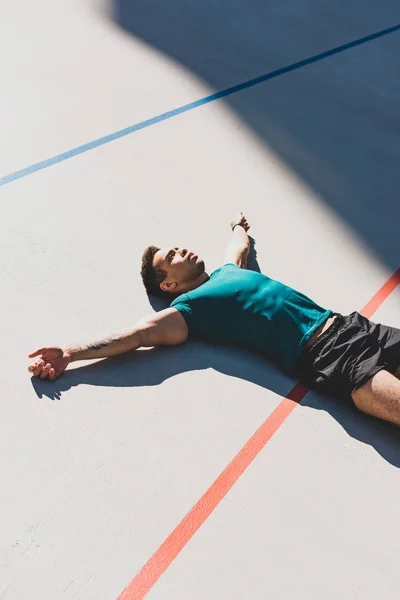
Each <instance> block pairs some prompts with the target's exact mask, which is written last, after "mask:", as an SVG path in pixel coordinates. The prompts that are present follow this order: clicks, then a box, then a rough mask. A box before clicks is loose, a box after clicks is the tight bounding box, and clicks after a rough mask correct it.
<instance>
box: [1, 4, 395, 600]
mask: <svg viewBox="0 0 400 600" xmlns="http://www.w3.org/2000/svg"><path fill="white" fill-rule="evenodd" d="M399 23H400V7H399V3H398V1H397V0H382V1H381V2H373V1H372V0H367V1H366V2H365V1H361V0H350V1H347V2H345V0H338V1H336V2H331V1H329V0H286V1H283V0H271V1H269V2H261V1H260V0H247V1H246V2H244V1H242V2H240V1H239V0H220V1H219V2H211V1H210V0H204V1H203V2H198V1H196V2H195V1H194V0H185V1H183V0H172V2H160V1H159V0H148V1H146V2H144V1H143V0H139V1H137V2H134V1H133V0H115V1H114V2H112V1H111V0H110V1H107V0H86V1H85V2H82V1H81V0H79V1H78V0H59V1H58V2H50V0H40V1H39V2H29V1H28V0H21V1H20V2H15V3H11V2H7V3H5V4H4V5H3V8H2V19H1V22H0V51H1V56H2V76H1V84H2V85H1V87H2V93H1V95H0V120H1V134H2V135H1V139H2V143H1V161H0V162H1V173H0V178H2V179H1V183H2V184H3V185H2V187H1V190H0V193H1V202H2V213H1V223H0V248H1V252H0V281H1V308H2V310H1V319H0V333H1V347H0V380H1V396H0V402H1V405H0V406H1V410H0V472H1V476H2V486H1V487H2V492H1V496H0V497H1V503H0V507H1V510H0V598H1V600H21V599H29V600H57V599H60V600H72V599H81V600H114V599H115V600H116V599H117V598H119V597H121V598H124V600H138V599H139V598H143V597H145V596H146V598H149V599H150V598H151V599H152V600H178V599H179V600H189V599H190V600H206V599H207V600H228V599H229V600H261V599H262V600H264V599H265V598H272V599H273V600H286V599H288V598H292V597H294V596H296V597H297V598H304V599H307V600H321V599H322V598H323V599H324V600H333V599H335V600H337V599H338V598H339V599H341V600H376V599H377V598H385V600H395V599H396V600H397V599H398V597H399V589H400V575H399V573H400V571H399V566H398V565H399V556H400V511H399V498H400V476H399V467H400V434H399V431H398V429H397V428H395V427H393V426H391V425H389V424H385V423H383V422H380V421H377V420H375V419H373V418H369V417H367V416H364V415H362V414H361V413H358V412H357V411H356V410H355V409H354V408H353V407H352V406H351V405H350V404H349V403H348V402H345V401H343V402H341V401H338V400H334V399H332V398H330V397H325V396H322V395H318V394H315V393H311V392H310V393H308V394H307V395H306V396H305V397H304V399H303V400H302V401H301V403H300V404H299V405H298V406H296V408H295V409H294V411H293V412H292V413H291V414H290V416H288V417H287V418H286V419H284V421H283V422H282V424H281V426H280V427H279V428H278V429H277V431H276V432H275V434H274V435H273V436H272V437H271V438H270V439H269V441H268V443H266V444H265V446H264V447H263V448H262V449H261V450H260V452H259V453H258V454H256V456H255V457H254V460H253V459H252V460H250V461H249V464H248V465H247V467H246V468H245V469H244V471H243V473H242V474H241V475H240V473H238V474H237V476H235V478H234V481H233V485H232V486H231V487H230V488H229V489H228V490H227V491H226V493H225V492H224V493H221V497H220V498H219V500H218V501H214V505H212V504H211V505H210V504H209V502H208V500H207V501H203V503H202V504H200V505H198V504H197V503H198V502H199V501H200V499H201V498H203V495H204V493H205V492H206V491H207V489H208V488H210V486H212V485H213V484H214V482H215V481H216V480H217V478H218V477H219V476H220V474H221V473H223V472H224V469H226V467H227V465H228V464H229V463H230V462H231V461H232V460H236V459H235V457H236V456H237V455H238V453H239V452H240V450H241V449H242V448H243V447H244V446H245V444H246V443H247V442H248V440H249V439H250V438H251V436H252V435H253V434H254V432H255V431H256V430H257V429H258V428H259V427H260V425H261V424H262V423H264V422H265V421H266V419H268V417H269V415H271V413H273V411H274V409H275V408H277V407H278V406H279V405H280V403H281V402H282V399H284V398H285V397H286V396H287V395H288V393H289V392H290V390H291V389H292V388H293V387H294V386H295V384H296V382H295V381H293V380H291V379H289V378H287V377H286V376H285V375H283V374H282V373H281V372H280V371H278V370H277V369H276V368H275V367H274V366H273V365H271V364H269V363H267V362H266V361H265V360H264V359H263V358H262V357H260V356H257V355H253V354H251V353H249V352H246V351H244V350H241V349H237V348H229V347H224V346H221V347H215V346H211V345H209V344H207V343H205V342H200V341H196V340H191V341H189V342H187V343H186V344H184V345H183V346H180V347H176V348H172V349H168V348H162V349H149V350H139V351H138V352H136V353H135V354H132V355H129V356H128V355H126V356H122V357H119V358H115V359H110V360H104V361H97V362H96V361H92V362H88V363H74V364H73V365H72V367H71V369H70V370H69V371H68V372H66V374H65V375H64V376H63V377H61V378H60V379H59V380H57V381H56V382H54V383H49V382H41V381H37V380H32V379H31V377H30V375H29V373H28V372H27V370H26V369H27V366H28V364H29V360H28V359H27V354H28V353H29V352H32V351H33V350H35V349H36V348H38V347H41V346H43V345H52V344H57V345H65V344H71V343H80V342H82V343H85V342H91V341H93V340H95V339H99V338H101V337H104V336H106V335H108V334H110V333H112V332H116V331H121V330H125V329H130V328H132V327H133V326H134V325H135V323H136V321H137V320H138V319H139V318H141V317H143V316H145V315H146V314H149V313H151V312H152V311H153V310H154V309H157V308H158V306H157V305H156V304H153V306H151V304H150V303H149V299H148V297H147V295H146V294H145V291H144V289H143V287H142V283H141V280H140V274H139V271H140V257H141V254H142V252H143V250H144V248H145V247H146V246H147V245H149V244H157V245H160V246H162V247H165V246H174V245H185V246H186V247H188V248H191V249H193V250H195V251H196V253H198V254H199V255H200V256H202V257H203V258H204V259H205V262H206V266H207V270H208V272H211V271H212V270H213V269H215V268H217V267H219V266H221V262H222V260H223V256H224V253H225V247H226V245H227V243H228V241H229V239H230V235H231V234H230V230H229V226H228V223H229V221H230V219H231V218H233V216H234V215H235V213H236V212H237V211H238V210H242V211H243V212H244V213H245V214H246V216H247V217H248V220H249V222H250V225H251V229H250V232H249V233H250V234H251V235H252V237H253V238H254V240H255V252H256V254H255V253H253V257H252V261H253V263H252V265H253V268H257V265H258V266H259V268H260V269H261V270H262V271H263V272H265V273H266V274H268V275H269V276H270V277H273V278H274V279H278V280H280V281H283V282H285V283H287V284H288V285H290V286H292V287H294V288H296V289H299V290H301V291H302V292H303V293H306V294H307V295H309V296H311V297H312V298H313V299H315V300H316V301H317V302H318V303H319V304H321V305H322V306H325V307H326V308H332V309H334V310H336V311H338V312H342V313H343V314H348V313H350V312H352V311H354V310H361V309H362V308H363V307H364V306H365V305H366V304H367V302H368V301H369V300H370V299H371V298H373V296H374V295H375V294H376V292H377V291H378V290H379V289H380V288H381V287H382V286H383V285H384V284H385V282H386V281H387V280H388V279H389V278H390V277H391V276H392V274H393V273H394V272H395V271H396V270H397V269H398V268H399V266H400V241H399V240H400V236H399V223H400V218H399V217H400V202H399V188H400V169H399V167H398V164H399V156H400V137H399V133H400V129H399V114H400V113H399V104H400V85H399V56H400V31H399V30H398V29H396V26H397V25H398V24H399ZM379 32H380V33H379ZM376 33H379V35H376V36H372V34H376ZM369 36H370V37H369ZM351 42H357V43H354V44H350V43H351ZM334 49H337V51H335V52H331V53H329V52H328V51H330V50H334ZM323 53H327V54H326V55H325V54H323ZM306 59H310V60H309V61H307V60H306ZM311 59H312V60H311ZM301 61H304V64H303V63H302V62H301ZM297 63H299V64H297ZM300 63H301V64H300ZM291 66H292V67H291ZM286 67H290V68H287V69H286ZM268 74H273V76H272V75H271V76H270V77H265V78H264V80H263V81H260V82H258V83H256V84H254V85H253V84H251V85H250V84H249V85H246V86H243V89H241V90H239V91H237V90H236V91H235V90H231V91H229V93H228V92H227V93H226V94H225V95H224V97H221V98H219V97H215V96H214V94H216V93H218V92H220V91H221V90H229V88H232V86H236V85H238V84H241V83H244V82H251V81H252V80H253V79H254V78H257V77H259V76H262V75H268ZM253 83H254V82H253ZM207 97H209V99H208V100H207V101H206V102H203V103H199V105H197V104H196V101H197V100H200V99H203V98H207ZM192 103H194V104H192ZM185 105H190V106H189V107H187V110H186V109H185V110H184V111H183V110H180V111H179V110H178V111H177V112H176V113H170V112H169V111H174V109H178V108H179V107H183V106H185ZM164 113H168V114H167V115H166V116H167V117H168V118H156V119H154V120H153V121H148V120H149V119H153V118H154V117H158V116H159V115H162V114H164ZM143 122H145V124H144V125H143V126H140V127H136V128H135V127H133V126H135V125H137V124H139V123H143ZM129 127H131V129H130V130H129V132H128V131H125V133H126V135H120V134H117V132H120V131H121V130H124V129H125V128H129ZM108 135H110V136H111V137H110V138H107V139H103V138H104V136H108ZM96 140H97V141H96ZM91 142H93V143H92V144H91ZM87 144H89V145H88V146H86V145H87ZM82 146H83V148H81V147H82ZM77 148H78V149H79V148H80V150H79V151H77V150H74V149H77ZM54 157H58V158H57V159H55V158H54ZM43 161H47V162H45V163H44V162H43ZM33 165H36V167H32V166H33ZM38 165H39V166H38ZM13 174H15V175H13ZM399 306H400V287H399V286H398V287H397V288H396V289H394V290H393V291H392V292H391V293H390V294H389V295H388V297H387V299H385V301H384V302H383V303H381V305H380V306H379V308H378V309H377V310H376V311H375V313H374V315H373V317H371V318H372V320H374V321H376V322H384V323H386V324H390V325H394V326H396V327H400V311H399ZM235 464H236V463H235ZM239 475H240V476H239ZM215 485H216V486H217V488H218V486H219V488H218V489H221V485H222V484H221V483H220V480H218V481H217V484H215ZM212 489H215V488H212ZM196 506H197V508H196ZM192 507H195V508H194V512H192V513H190V515H189V517H188V519H186V520H185V518H186V515H188V513H189V512H190V511H191V509H192ZM208 509H209V510H208ZM207 510H208V512H207ZM202 511H203V512H202ZM191 515H196V518H197V519H198V522H197V526H196V527H192V522H191V521H190V519H191V518H192V516H191ZM177 527H178V529H177V532H178V533H177V537H175V538H173V540H172V538H170V537H169V536H170V535H171V533H172V532H173V531H174V530H175V528H177ZM191 527H192V528H191ZM182 536H183V537H182ZM185 536H186V537H185ZM183 538H184V543H183V542H182V544H181V545H180V546H179V539H183ZM166 540H167V541H168V540H170V543H169V542H168V543H166V544H164V542H165V541H166ZM171 540H172V541H171ZM177 540H178V541H177ZM163 544H164V546H163ZM160 548H161V550H159V549H160ZM152 557H153V558H152ZM149 560H150V563H148V561H149ZM146 563H147V564H148V567H147V568H146V569H144V570H143V567H144V566H145V565H146ZM131 582H132V583H131ZM125 589H126V591H125V593H123V590H125ZM121 594H122V595H121Z"/></svg>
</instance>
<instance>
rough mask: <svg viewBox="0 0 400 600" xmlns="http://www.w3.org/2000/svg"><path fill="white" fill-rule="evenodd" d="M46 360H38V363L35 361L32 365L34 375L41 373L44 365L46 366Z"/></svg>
mask: <svg viewBox="0 0 400 600" xmlns="http://www.w3.org/2000/svg"><path fill="white" fill-rule="evenodd" d="M45 364H46V363H45V362H44V360H38V361H36V363H34V364H33V365H31V368H32V369H33V370H32V374H33V376H34V377H37V376H38V375H40V373H41V372H42V371H43V367H44V366H45Z"/></svg>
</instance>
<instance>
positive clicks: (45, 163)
mask: <svg viewBox="0 0 400 600" xmlns="http://www.w3.org/2000/svg"><path fill="white" fill-rule="evenodd" d="M399 29H400V24H398V25H394V26H393V27H388V28H387V29H382V30H381V31H377V32H376V33H372V34H370V35H367V36H365V37H362V38H359V39H358V40H354V41H353V42H349V43H348V44H343V45H342V46H337V47H336V48H332V49H331V50H327V51H326V52H321V53H320V54H316V55H315V56H311V57H310V58H305V59H304V60H300V61H299V62H296V63H293V64H291V65H288V66H286V67H282V68H281V69H276V70H275V71H271V72H270V73H265V74H264V75H260V76H259V77H256V78H255V79H249V80H248V81H244V82H243V83H239V84H238V85H234V86H232V87H229V88H227V89H225V90H222V91H220V92H216V93H215V94H211V95H210V96H206V97H205V98H201V99H200V100H196V101H195V102H190V103H189V104H185V105H184V106H180V107H179V108H175V109H174V110H170V111H168V112H165V113H163V114H161V115H158V116H156V117H152V118H151V119H147V120H146V121H142V122H141V123H136V125H131V126H130V127H126V128H125V129H121V130H120V131H116V132H115V133H110V134H109V135H105V136H104V137H101V138H98V139H97V140H93V141H92V142H88V143H87V144H83V145H82V146H78V147H77V148H72V150H68V151H67V152H63V153H61V154H57V155H56V156H53V157H51V158H48V159H47V160H42V161H41V162H38V163H35V164H34V165H30V166H29V167H25V168H24V169H20V170H19V171H15V172H14V173H10V174H9V175H5V176H4V177H2V178H1V179H0V186H2V185H5V184H7V183H11V182H12V181H15V180H16V179H21V178H22V177H26V176H27V175H31V174H32V173H35V172H36V171H40V170H41V169H46V168H47V167H51V166H52V165H55V164H57V163H59V162H62V161H64V160H67V159H68V158H72V157H73V156H77V155H78V154H83V153H84V152H88V151H89V150H93V148H97V147H98V146H103V145H104V144H108V143H109V142H113V141H114V140H117V139H118V138H121V137H124V136H125V135H129V134H130V133H134V132H135V131H139V130H140V129H145V128H146V127H150V126H151V125H155V124H156V123H160V122H161V121H166V120H167V119H171V118H172V117H176V116H177V115H181V114H182V113H185V112H188V111H189V110H193V109H194V108H197V107H199V106H203V105H204V104H209V103H210V102H214V101H215V100H219V99H220V98H224V97H225V96H230V95H231V94H236V92H240V91H242V90H245V89H247V88H250V87H253V86H254V85H258V84H259V83H263V82H264V81H268V80H269V79H273V78H274V77H279V76H280V75H284V74H285V73H290V72H291V71H295V70H296V69H300V68H301V67H305V66H307V65H310V64H312V63H315V62H318V61H320V60H323V59H324V58H328V57H329V56H333V55H334V54H339V52H344V51H345V50H349V49H350V48H354V47H355V46H360V45H361V44H365V43H366V42H370V41H371V40H376V39H377V38H380V37H382V36H384V35H388V34H389V33H394V32H395V31H398V30H399Z"/></svg>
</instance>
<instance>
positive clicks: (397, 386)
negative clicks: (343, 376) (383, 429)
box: [351, 369, 400, 425]
mask: <svg viewBox="0 0 400 600" xmlns="http://www.w3.org/2000/svg"><path fill="white" fill-rule="evenodd" d="M398 372H399V375H400V369H398V370H397V371H396V373H398ZM351 396H352V398H353V401H354V404H355V405H356V407H357V408H358V409H359V410H361V411H363V412H365V413H367V414H369V415H372V416H373V417H378V419H384V420H385V421H390V422H391V423H395V424H396V425H400V381H399V379H396V377H394V376H393V375H392V374H391V373H389V372H388V371H386V370H384V369H383V370H381V371H379V372H378V373H376V374H375V375H374V376H373V377H371V379H369V380H368V381H367V383H365V384H364V385H363V386H362V387H360V388H359V389H357V390H355V391H354V392H353V393H352V395H351Z"/></svg>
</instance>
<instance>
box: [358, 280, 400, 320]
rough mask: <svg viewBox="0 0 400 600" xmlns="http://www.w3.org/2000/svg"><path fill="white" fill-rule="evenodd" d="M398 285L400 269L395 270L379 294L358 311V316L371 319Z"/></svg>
mask: <svg viewBox="0 0 400 600" xmlns="http://www.w3.org/2000/svg"><path fill="white" fill-rule="evenodd" d="M399 283H400V269H397V271H396V273H394V274H393V275H392V276H391V278H390V279H388V281H387V282H386V283H385V284H384V285H383V286H382V287H381V289H380V290H379V292H377V293H376V294H375V296H374V297H373V298H371V300H370V301H369V302H368V304H366V305H365V306H364V308H363V309H362V310H361V311H360V314H361V315H363V316H364V317H367V319H369V318H370V317H372V315H373V314H374V312H375V311H376V310H378V308H379V307H380V305H381V304H382V303H383V301H384V300H386V298H388V296H390V294H391V293H392V292H393V290H394V289H395V288H396V287H397V286H398V285H399Z"/></svg>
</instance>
